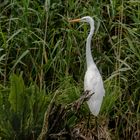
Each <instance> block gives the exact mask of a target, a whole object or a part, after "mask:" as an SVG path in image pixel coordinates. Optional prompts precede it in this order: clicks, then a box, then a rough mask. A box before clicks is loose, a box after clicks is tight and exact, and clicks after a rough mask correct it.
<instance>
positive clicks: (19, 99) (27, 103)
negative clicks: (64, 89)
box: [0, 74, 51, 139]
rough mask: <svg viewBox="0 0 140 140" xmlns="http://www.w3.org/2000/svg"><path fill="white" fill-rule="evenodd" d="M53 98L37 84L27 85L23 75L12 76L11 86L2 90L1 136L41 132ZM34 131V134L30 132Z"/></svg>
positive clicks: (17, 135) (28, 135) (29, 135)
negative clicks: (46, 112) (44, 116)
mask: <svg viewBox="0 0 140 140" xmlns="http://www.w3.org/2000/svg"><path fill="white" fill-rule="evenodd" d="M50 100H51V96H49V95H48V96H45V94H44V93H43V91H40V90H39V88H38V87H37V86H35V85H30V86H29V87H25V85H24V82H23V78H22V76H21V75H20V76H17V75H15V74H12V75H11V76H10V88H9V89H1V92H0V104H1V106H0V107H1V113H0V118H1V122H0V136H2V137H3V138H5V139H10V138H11V137H14V139H19V138H21V137H22V139H27V138H33V137H34V136H37V134H38V133H39V131H38V130H39V129H41V126H42V120H43V115H42V116H40V112H42V113H44V112H45V111H46V109H47V106H48V104H49V102H50ZM31 131H32V132H34V133H33V134H32V133H30V132H31Z"/></svg>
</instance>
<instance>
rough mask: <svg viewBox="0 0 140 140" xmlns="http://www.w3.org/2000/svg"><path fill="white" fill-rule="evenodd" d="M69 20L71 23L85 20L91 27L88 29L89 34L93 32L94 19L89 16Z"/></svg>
mask: <svg viewBox="0 0 140 140" xmlns="http://www.w3.org/2000/svg"><path fill="white" fill-rule="evenodd" d="M69 22H71V23H73V22H86V23H89V24H90V27H91V29H90V31H91V34H93V32H94V20H93V18H92V17H90V16H85V17H82V18H78V19H73V20H70V21H69Z"/></svg>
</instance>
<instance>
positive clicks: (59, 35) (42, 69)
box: [0, 0, 140, 139]
mask: <svg viewBox="0 0 140 140" xmlns="http://www.w3.org/2000/svg"><path fill="white" fill-rule="evenodd" d="M44 5H45V6H44ZM139 9H140V3H139V1H132V0H123V1H120V0H111V1H107V0H105V1H103V0H98V1H95V0H87V1H74V0H59V1H57V0H46V1H45V0H44V1H43V0H37V1H35V0H33V1H31V0H23V1H19V0H12V1H7V0H5V1H3V2H1V5H0V139H1V138H5V139H10V138H11V137H13V138H14V139H18V138H19V137H20V136H25V137H26V138H27V136H28V137H30V139H31V138H32V137H34V136H36V135H37V134H38V133H39V132H40V129H41V125H42V122H43V116H44V112H45V110H46V108H47V107H48V104H49V102H50V100H51V97H52V96H53V95H54V93H56V91H57V92H58V95H57V101H56V103H57V104H64V105H67V104H69V103H71V102H72V101H73V100H76V99H77V98H78V97H79V96H80V95H81V94H82V91H83V79H84V74H85V70H86V64H85V41H86V37H87V33H88V31H89V26H88V25H86V24H81V23H80V24H74V25H73V24H69V23H68V19H71V18H77V17H78V18H79V17H82V16H86V15H89V16H92V17H93V18H94V19H95V27H96V28H95V34H94V37H93V42H92V43H93V47H92V54H93V56H94V60H95V62H96V64H97V66H98V68H99V70H100V71H101V74H102V76H103V79H104V84H105V90H106V96H105V97H104V101H103V104H102V110H101V112H100V115H99V118H100V117H102V116H103V117H104V120H107V119H109V122H108V129H109V130H110V132H111V136H112V137H113V136H114V137H115V138H118V139H119V138H120V137H123V138H124V139H129V138H130V137H131V138H132V139H134V138H135V139H137V138H138V136H139V135H140V134H139V129H140V128H139V125H138V124H139V116H140V113H139V112H140V96H139V93H140V63H139V60H140V47H139V46H140V41H139V40H140V24H139V23H140V12H139V11H140V10H139ZM21 71H22V74H19V73H21ZM13 73H15V74H13ZM9 77H10V78H9ZM9 79H10V80H9ZM80 111H81V112H80V113H81V114H82V115H83V117H85V116H86V115H87V114H88V112H89V110H88V108H87V107H86V105H84V106H82V109H81V110H80ZM122 116H123V117H122ZM76 121H77V120H76V118H75V116H73V117H72V118H70V119H69V120H68V124H69V125H70V126H72V125H74V124H75V123H76ZM128 128H129V129H128ZM129 130H131V132H132V133H131V134H130V131H129ZM32 132H33V133H32ZM126 134H127V135H126ZM137 135H138V136H137ZM23 139H24V137H23Z"/></svg>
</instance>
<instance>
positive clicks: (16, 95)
mask: <svg viewBox="0 0 140 140" xmlns="http://www.w3.org/2000/svg"><path fill="white" fill-rule="evenodd" d="M10 84H11V86H10V94H9V102H10V104H11V109H13V110H14V112H16V113H19V112H22V111H23V108H24V101H25V99H24V96H25V95H24V82H23V79H22V77H21V75H20V76H19V77H18V76H17V75H15V74H12V75H11V76H10Z"/></svg>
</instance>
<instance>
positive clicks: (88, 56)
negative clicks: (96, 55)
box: [86, 24, 95, 68]
mask: <svg viewBox="0 0 140 140" xmlns="http://www.w3.org/2000/svg"><path fill="white" fill-rule="evenodd" d="M90 26H91V29H90V33H89V35H88V37H87V42H86V62H87V68H88V67H89V66H90V65H91V64H95V63H94V60H93V57H92V54H91V40H92V36H93V33H94V24H93V26H92V25H90Z"/></svg>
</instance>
